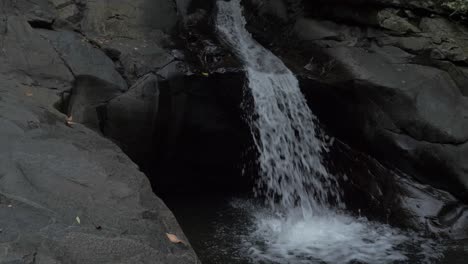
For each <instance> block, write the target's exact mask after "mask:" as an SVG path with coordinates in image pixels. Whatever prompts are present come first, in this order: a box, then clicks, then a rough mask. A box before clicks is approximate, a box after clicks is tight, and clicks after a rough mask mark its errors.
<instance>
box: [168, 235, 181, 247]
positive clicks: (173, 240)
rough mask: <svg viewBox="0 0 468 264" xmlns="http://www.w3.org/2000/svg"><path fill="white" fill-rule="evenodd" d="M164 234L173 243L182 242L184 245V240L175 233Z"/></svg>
mask: <svg viewBox="0 0 468 264" xmlns="http://www.w3.org/2000/svg"><path fill="white" fill-rule="evenodd" d="M166 236H167V238H168V239H169V241H171V242H172V243H174V244H184V245H185V242H184V241H182V240H180V239H179V238H178V237H177V236H176V235H173V234H169V233H166Z"/></svg>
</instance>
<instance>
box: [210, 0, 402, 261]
mask: <svg viewBox="0 0 468 264" xmlns="http://www.w3.org/2000/svg"><path fill="white" fill-rule="evenodd" d="M217 7H218V14H217V31H218V34H219V36H220V39H221V40H222V41H224V42H225V43H226V44H227V45H229V46H230V47H231V48H232V49H233V51H234V52H235V53H236V55H237V56H238V57H239V58H240V59H241V60H242V61H243V62H244V64H245V71H246V74H247V78H248V86H249V88H250V91H251V94H252V97H253V103H254V117H253V118H252V121H251V129H252V134H253V135H254V139H255V145H256V147H257V150H258V153H259V161H258V163H259V166H260V177H259V179H258V181H257V188H256V192H257V193H258V194H260V195H261V196H265V197H266V200H267V202H268V203H269V206H270V207H269V208H268V209H264V208H261V209H259V208H255V209H254V210H251V214H252V217H253V220H254V225H255V229H254V230H253V231H252V232H251V234H249V235H248V236H247V238H246V243H247V245H248V247H249V250H248V252H249V253H250V258H251V259H252V260H253V261H254V262H257V263H280V264H283V263H284V264H286V263H288V264H296V263H297V264H302V263H351V262H352V261H359V262H358V263H375V264H381V263H382V264H383V263H394V262H395V261H404V260H406V256H405V255H404V253H402V252H401V251H400V250H399V247H400V245H402V244H403V243H405V241H408V240H409V237H408V236H405V235H403V234H401V233H400V232H398V231H397V230H395V229H392V228H391V227H389V226H386V225H382V224H377V223H371V222H368V221H366V220H365V219H358V218H354V217H350V216H347V215H344V214H340V213H336V212H334V211H333V210H331V209H330V206H329V204H330V203H329V202H330V201H331V202H332V203H333V204H337V205H341V204H342V203H341V201H340V192H339V188H338V184H337V181H336V180H335V177H333V176H332V175H330V174H329V173H328V172H327V169H326V168H325V166H324V165H323V162H322V156H321V152H322V151H324V150H326V144H324V143H323V142H322V141H321V140H320V138H319V137H318V136H317V134H316V132H317V131H316V127H315V123H316V118H315V117H314V115H313V114H312V112H311V111H310V109H309V107H308V106H307V103H306V100H305V98H304V96H303V95H302V93H301V91H300V89H299V83H298V80H297V79H296V77H295V76H294V74H293V73H292V72H291V71H290V70H289V69H288V68H287V67H286V66H285V65H284V63H283V62H282V61H281V60H280V59H279V58H277V57H276V56H275V55H274V54H272V53H271V52H270V51H268V50H267V49H265V48H264V47H262V46H261V45H260V44H259V43H257V42H256V41H255V40H254V39H253V38H252V36H251V34H250V33H249V32H248V31H247V30H246V29H245V25H246V21H245V19H244V17H243V14H242V7H241V4H240V0H231V1H229V2H225V1H218V2H217ZM314 261H315V262H314Z"/></svg>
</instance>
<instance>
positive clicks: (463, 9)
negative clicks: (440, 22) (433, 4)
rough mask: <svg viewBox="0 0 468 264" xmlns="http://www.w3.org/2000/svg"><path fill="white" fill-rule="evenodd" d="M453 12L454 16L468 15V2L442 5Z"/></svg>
mask: <svg viewBox="0 0 468 264" xmlns="http://www.w3.org/2000/svg"><path fill="white" fill-rule="evenodd" d="M442 5H443V6H445V7H447V8H449V9H450V10H452V11H453V14H468V0H450V1H447V2H445V3H443V4H442Z"/></svg>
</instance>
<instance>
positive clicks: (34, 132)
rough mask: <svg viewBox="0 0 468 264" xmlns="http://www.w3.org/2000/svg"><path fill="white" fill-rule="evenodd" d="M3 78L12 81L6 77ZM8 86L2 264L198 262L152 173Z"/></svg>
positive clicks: (3, 102) (4, 95)
mask: <svg viewBox="0 0 468 264" xmlns="http://www.w3.org/2000/svg"><path fill="white" fill-rule="evenodd" d="M2 80H3V78H2ZM40 89H44V88H36V90H31V91H29V90H27V89H25V88H21V87H18V86H16V84H15V82H11V83H6V82H4V81H2V82H1V85H0V94H1V99H0V109H1V115H0V123H1V129H0V144H1V146H2V148H1V150H0V162H1V166H0V175H1V179H0V195H1V202H0V214H1V215H2V217H1V218H0V219H1V220H0V228H1V230H2V238H1V239H2V245H1V246H0V247H1V249H2V250H0V251H1V252H2V253H0V260H1V261H2V262H3V263H12V262H14V261H17V262H16V263H29V262H28V261H27V259H30V261H32V259H35V261H36V262H35V263H129V264H130V263H195V262H196V257H195V255H194V253H193V251H192V250H191V249H190V247H188V246H183V245H177V244H173V243H171V242H170V241H169V240H168V239H167V237H166V233H175V234H177V235H178V236H179V237H180V238H183V239H185V238H184V235H183V233H182V232H181V230H180V228H179V227H178V225H177V222H176V220H175V218H174V217H173V216H172V214H171V213H170V211H169V210H168V209H167V208H166V207H165V205H164V204H163V202H162V201H161V200H159V199H158V198H156V196H155V195H154V194H153V193H152V191H151V188H150V184H149V182H148V180H147V179H146V177H145V175H143V174H142V173H141V172H139V171H138V167H137V166H136V165H135V164H133V163H132V162H131V161H130V160H129V159H128V158H127V157H126V156H125V154H123V153H122V151H121V150H120V149H119V148H118V147H116V146H115V145H114V144H113V143H112V142H110V141H109V140H106V139H103V138H102V137H100V136H99V135H98V134H96V133H95V132H93V131H91V130H89V129H88V128H85V127H84V126H82V125H79V124H73V125H72V127H69V126H67V125H66V124H65V116H64V115H63V114H60V113H58V112H57V111H56V110H54V109H52V108H50V107H47V106H44V105H43V104H41V103H38V102H37V100H36V96H40Z"/></svg>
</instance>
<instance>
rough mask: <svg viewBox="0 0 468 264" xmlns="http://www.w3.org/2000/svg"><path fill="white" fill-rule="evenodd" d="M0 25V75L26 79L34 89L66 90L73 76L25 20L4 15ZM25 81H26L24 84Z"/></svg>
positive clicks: (52, 49) (51, 48) (46, 42)
mask: <svg viewBox="0 0 468 264" xmlns="http://www.w3.org/2000/svg"><path fill="white" fill-rule="evenodd" d="M0 17H2V19H3V21H4V23H3V24H1V23H0V28H2V29H1V30H0V37H2V45H1V47H0V53H1V56H0V72H1V73H3V74H11V75H16V76H22V75H26V76H27V78H29V79H30V80H34V84H35V85H41V86H44V87H48V88H52V89H58V90H66V89H69V88H70V83H71V82H72V80H73V75H72V74H71V73H70V71H69V70H68V68H67V67H66V65H65V64H64V62H63V61H62V59H61V58H60V56H59V55H58V54H57V52H56V51H55V50H54V48H53V47H52V46H51V45H50V44H49V42H48V41H47V40H45V39H43V38H42V37H41V35H40V34H38V33H37V31H35V30H34V29H33V28H32V27H31V26H30V25H29V24H28V22H27V20H26V18H25V17H22V16H14V15H6V16H0ZM25 81H26V80H25Z"/></svg>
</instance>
